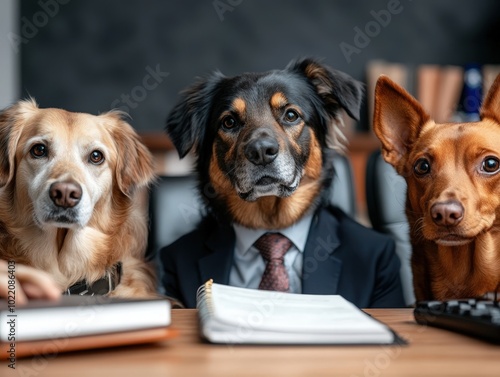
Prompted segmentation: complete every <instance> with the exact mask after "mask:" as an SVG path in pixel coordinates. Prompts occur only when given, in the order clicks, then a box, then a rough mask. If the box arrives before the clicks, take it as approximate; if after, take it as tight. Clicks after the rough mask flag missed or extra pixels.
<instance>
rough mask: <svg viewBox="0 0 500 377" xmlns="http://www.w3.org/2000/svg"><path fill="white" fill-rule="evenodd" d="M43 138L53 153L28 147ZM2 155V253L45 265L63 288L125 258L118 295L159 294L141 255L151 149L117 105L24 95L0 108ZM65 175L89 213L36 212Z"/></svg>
mask: <svg viewBox="0 0 500 377" xmlns="http://www.w3.org/2000/svg"><path fill="white" fill-rule="evenodd" d="M38 143H43V144H45V145H46V147H47V148H48V157H46V158H38V159H37V158H34V156H33V155H31V154H30V148H32V146H33V145H36V144H38ZM86 148H89V150H87V149H86ZM93 150H100V151H101V152H103V154H104V162H103V163H101V164H99V165H93V164H91V163H90V161H89V159H88V158H89V155H90V153H91V151H93ZM0 155H1V158H2V161H1V165H0V214H1V215H0V228H2V230H3V231H2V233H1V235H0V258H1V259H9V260H14V261H17V262H19V263H24V264H27V265H30V266H33V267H35V268H38V269H41V270H45V271H47V272H48V273H50V274H51V275H52V276H53V277H54V279H55V281H56V282H57V283H58V284H59V285H60V287H61V289H62V290H65V289H66V288H68V287H69V286H71V285H72V284H74V283H75V282H77V281H79V280H82V279H86V280H87V281H89V282H92V281H95V280H97V279H99V278H101V277H102V276H103V275H104V274H105V272H106V270H108V269H109V268H111V267H112V266H113V265H114V264H115V263H117V262H119V261H121V262H122V264H123V268H122V269H123V276H122V279H121V283H120V284H119V285H118V287H117V289H116V290H115V291H114V292H113V293H112V294H113V295H118V296H150V295H154V294H155V293H154V292H155V289H156V284H155V277H154V274H153V271H152V269H151V267H149V266H148V265H147V264H146V263H145V262H144V259H143V258H144V250H145V247H146V240H147V221H146V214H145V213H144V212H145V211H144V208H145V206H144V204H145V203H144V202H143V200H142V199H141V198H143V197H144V195H142V193H141V191H143V190H144V189H145V188H146V187H147V186H148V184H149V183H150V182H151V181H152V179H153V178H154V174H153V169H152V157H151V154H150V153H149V151H148V150H147V149H146V147H145V146H144V145H143V144H141V142H140V141H139V139H138V136H137V135H136V133H135V132H134V130H133V129H132V127H131V126H130V125H128V124H127V123H126V122H125V121H123V120H122V118H121V115H120V114H119V113H116V112H110V113H106V114H102V115H99V116H93V115H90V114H81V113H70V112H67V111H64V110H60V109H40V108H38V106H37V104H36V103H35V102H34V101H32V100H31V101H21V102H19V103H17V104H15V105H14V106H12V107H10V108H8V109H6V110H5V111H3V112H2V113H1V115H0ZM60 181H73V182H77V183H78V184H79V185H81V186H82V188H83V196H85V199H84V198H83V196H82V201H81V202H80V203H79V204H78V206H84V209H85V210H86V211H88V213H89V214H88V215H81V216H82V218H83V216H88V220H78V221H79V222H78V223H71V224H62V225H61V224H59V223H58V222H57V221H56V223H54V221H52V222H51V221H41V220H40V219H39V218H38V217H37V216H39V215H40V213H42V214H43V213H44V210H39V211H38V210H37V209H36V208H37V203H38V204H39V203H41V202H40V201H41V200H46V202H47V203H50V199H47V198H48V195H49V194H48V190H47V187H48V185H50V183H51V182H60ZM89 197H90V198H91V199H88V198H89ZM44 203H45V202H44ZM77 208H78V207H77ZM37 211H38V212H37ZM78 211H80V209H78ZM45 212H50V211H48V210H45ZM83 212H84V211H83V210H82V213H83ZM78 213H79V214H80V212H78ZM79 216H80V215H79Z"/></svg>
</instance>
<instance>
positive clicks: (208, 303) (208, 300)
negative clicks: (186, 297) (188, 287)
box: [196, 279, 214, 323]
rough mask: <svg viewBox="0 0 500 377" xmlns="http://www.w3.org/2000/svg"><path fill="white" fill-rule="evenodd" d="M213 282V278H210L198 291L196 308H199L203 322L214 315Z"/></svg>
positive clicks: (199, 314)
mask: <svg viewBox="0 0 500 377" xmlns="http://www.w3.org/2000/svg"><path fill="white" fill-rule="evenodd" d="M213 282H214V281H213V279H210V280H208V281H207V282H206V283H205V284H203V285H202V286H200V287H199V288H198V290H197V291H196V308H197V309H198V316H199V318H200V321H201V322H202V323H206V322H207V321H208V319H209V317H212V316H213V314H214V306H213V300H212V284H213Z"/></svg>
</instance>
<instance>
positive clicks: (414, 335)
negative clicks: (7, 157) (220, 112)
mask: <svg viewBox="0 0 500 377" xmlns="http://www.w3.org/2000/svg"><path fill="white" fill-rule="evenodd" d="M366 312H368V313H369V314H371V315H373V316H374V317H375V318H377V319H379V320H381V321H382V322H384V323H386V324H388V325H389V326H390V327H391V328H392V329H393V330H395V331H396V332H397V333H398V334H399V335H400V336H402V337H403V338H404V339H406V340H407V341H408V345H404V346H400V345H395V346H242V345H239V346H230V345H212V344H207V343H204V342H202V341H200V339H199V336H198V322H197V317H196V315H197V313H196V310H190V309H174V310H172V326H173V327H175V328H176V329H178V330H179V336H178V337H176V338H175V339H171V340H169V341H165V342H162V343H158V344H152V345H141V346H129V347H121V348H113V349H103V350H91V351H81V352H73V353H66V354H60V355H58V356H56V357H54V358H51V359H45V358H43V357H35V358H26V359H19V360H17V364H16V366H17V368H16V370H12V369H9V368H8V367H7V364H6V363H5V362H2V363H0V376H2V377H3V376H5V377H7V376H36V377H38V376H51V377H59V376H60V377H68V376H71V377H79V376H92V377H99V376H124V377H128V376H134V377H136V376H139V377H151V376H196V377H202V376H218V377H223V376H231V377H239V376H252V377H254V376H311V377H317V376H319V377H320V376H349V377H355V376H369V377H378V376H384V377H385V376H398V377H407V376H419V377H420V376H440V377H444V376H468V377H476V376H495V377H498V376H500V346H498V345H492V344H489V343H486V342H483V341H480V340H476V339H473V338H469V337H466V336H464V335H460V334H456V333H452V332H449V331H445V330H440V329H436V328H431V327H426V326H420V325H417V324H416V323H415V321H414V319H413V312H412V310H411V309H369V310H366Z"/></svg>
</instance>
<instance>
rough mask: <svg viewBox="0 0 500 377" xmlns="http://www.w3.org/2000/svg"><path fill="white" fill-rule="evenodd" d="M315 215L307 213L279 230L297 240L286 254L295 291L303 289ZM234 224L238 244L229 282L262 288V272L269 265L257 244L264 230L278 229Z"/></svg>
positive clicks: (291, 285)
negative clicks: (308, 241)
mask: <svg viewBox="0 0 500 377" xmlns="http://www.w3.org/2000/svg"><path fill="white" fill-rule="evenodd" d="M312 218H313V215H312V214H309V215H306V216H304V217H303V218H302V219H301V220H300V221H299V222H297V223H295V224H294V225H292V226H290V227H288V228H286V229H281V230H279V233H281V234H283V235H284V236H286V237H287V238H288V239H289V240H290V241H292V242H293V245H292V246H291V247H290V249H288V251H287V252H286V254H285V258H284V260H285V268H286V271H287V273H288V278H289V282H290V292H292V293H302V263H303V259H304V258H303V255H304V248H305V246H306V241H307V235H308V234H309V228H310V227H311V221H312ZM233 227H234V232H235V234H236V244H235V249H234V258H233V265H232V267H231V272H230V275H229V285H232V286H235V287H243V288H253V289H258V288H259V284H260V280H261V278H262V274H263V273H264V270H265V268H266V262H265V261H264V259H263V258H262V256H261V255H260V252H259V250H258V249H257V248H256V247H255V246H253V244H254V243H255V241H257V240H258V239H259V238H260V236H262V235H263V234H265V233H267V232H274V233H276V232H277V230H268V229H248V228H245V227H243V226H241V225H237V224H234V225H233Z"/></svg>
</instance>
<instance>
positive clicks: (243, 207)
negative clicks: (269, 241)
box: [210, 136, 323, 229]
mask: <svg viewBox="0 0 500 377" xmlns="http://www.w3.org/2000/svg"><path fill="white" fill-rule="evenodd" d="M310 150H311V153H310V155H309V159H308V161H307V163H306V166H305V169H304V170H305V173H304V177H303V178H302V181H301V184H300V186H299V187H298V188H297V191H296V192H295V193H294V195H293V196H290V197H286V198H280V197H278V196H266V197H263V198H261V199H260V200H258V201H255V202H247V201H245V200H243V199H241V198H240V197H239V196H238V194H237V193H236V192H235V191H234V187H233V186H232V184H231V182H230V181H229V179H228V177H227V175H226V174H225V173H224V172H223V171H222V170H221V169H220V167H219V165H218V164H217V160H216V157H215V156H216V154H215V153H213V154H212V159H211V161H210V179H211V183H212V185H213V187H214V188H215V190H216V191H217V192H218V193H219V194H220V195H222V196H223V197H224V198H225V200H226V202H227V203H228V207H229V210H230V212H231V216H232V217H233V218H234V220H235V221H237V222H238V223H240V224H243V225H244V226H246V227H249V228H268V229H282V228H286V227H289V226H291V225H292V224H294V223H295V222H296V221H298V220H299V219H300V218H301V217H302V216H303V215H304V214H305V212H306V211H307V210H308V209H309V208H310V207H311V203H313V201H314V199H315V198H316V197H317V196H318V195H319V193H320V191H321V184H322V182H321V180H320V177H321V173H322V166H323V165H322V157H321V148H320V146H319V144H318V141H317V140H316V138H315V137H314V136H313V137H312V138H311V146H310Z"/></svg>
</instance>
